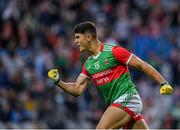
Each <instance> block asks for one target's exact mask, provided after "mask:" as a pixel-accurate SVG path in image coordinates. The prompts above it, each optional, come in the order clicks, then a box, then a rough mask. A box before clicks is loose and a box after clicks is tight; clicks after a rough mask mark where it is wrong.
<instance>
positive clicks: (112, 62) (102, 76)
mask: <svg viewBox="0 0 180 130" xmlns="http://www.w3.org/2000/svg"><path fill="white" fill-rule="evenodd" d="M112 48H113V45H108V44H104V48H103V51H102V52H100V53H99V54H98V55H97V56H96V57H93V56H91V57H89V59H88V60H87V61H86V63H85V68H86V71H87V72H88V73H89V74H90V76H91V78H92V79H93V81H94V83H95V84H96V86H97V89H98V90H99V91H100V92H101V94H102V95H103V96H104V98H105V100H106V102H107V103H109V102H112V101H113V100H114V99H116V98H117V97H118V96H120V95H121V94H123V93H124V92H125V91H126V90H125V89H127V88H129V87H123V86H127V85H129V82H130V81H131V80H130V76H129V73H128V68H127V66H126V65H123V64H121V63H118V62H117V61H116V59H115V58H114V56H113V54H112ZM126 80H127V81H126ZM129 80H130V81H129ZM125 82H127V83H125ZM130 85H131V84H130Z"/></svg>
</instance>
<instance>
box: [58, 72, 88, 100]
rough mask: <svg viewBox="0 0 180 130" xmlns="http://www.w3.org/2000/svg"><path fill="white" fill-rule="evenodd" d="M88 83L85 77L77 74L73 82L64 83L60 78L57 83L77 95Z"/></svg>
mask: <svg viewBox="0 0 180 130" xmlns="http://www.w3.org/2000/svg"><path fill="white" fill-rule="evenodd" d="M88 83H89V79H88V78H87V77H85V76H83V75H79V76H78V78H77V80H76V82H75V83H66V82H63V81H61V80H60V81H59V83H58V84H57V85H58V87H60V88H61V89H63V90H64V91H65V92H67V93H69V94H71V95H73V96H76V97H77V96H80V95H81V94H82V93H83V92H84V90H85V89H86V88H87V86H88Z"/></svg>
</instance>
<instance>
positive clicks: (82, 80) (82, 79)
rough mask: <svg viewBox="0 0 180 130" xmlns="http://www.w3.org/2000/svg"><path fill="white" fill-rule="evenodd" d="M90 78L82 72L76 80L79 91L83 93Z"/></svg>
mask: <svg viewBox="0 0 180 130" xmlns="http://www.w3.org/2000/svg"><path fill="white" fill-rule="evenodd" d="M89 81H90V79H89V78H88V77H86V76H84V75H82V74H80V75H79V76H78V78H77V80H76V88H77V89H78V91H79V94H82V93H83V92H84V90H85V89H86V88H87V86H88V84H89Z"/></svg>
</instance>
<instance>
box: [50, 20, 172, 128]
mask: <svg viewBox="0 0 180 130" xmlns="http://www.w3.org/2000/svg"><path fill="white" fill-rule="evenodd" d="M74 32H75V43H76V44H77V45H78V46H79V48H80V51H81V52H83V51H87V52H89V54H90V57H89V58H88V59H87V60H86V62H85V63H84V66H83V67H82V72H81V74H80V75H79V76H78V78H77V80H76V82H75V83H66V82H63V81H62V80H61V79H59V72H58V70H57V69H51V70H50V71H49V72H48V76H49V78H51V79H52V80H53V81H54V83H55V84H56V85H58V86H59V87H60V88H61V89H63V90H64V91H66V92H67V93H69V94H71V95H74V96H80V95H81V94H82V93H83V92H84V91H85V89H86V88H87V86H88V82H89V81H90V80H91V79H92V80H93V81H94V82H95V84H96V86H97V89H98V90H99V92H100V93H101V94H102V95H103V97H104V99H105V102H106V103H107V105H108V108H107V109H106V111H105V112H104V114H103V115H102V118H101V119H100V121H99V123H98V125H97V127H96V128H97V129H110V128H112V129H114V128H133V129H148V126H147V124H146V122H145V121H144V119H143V118H142V116H141V115H140V113H141V111H142V101H141V98H140V97H139V94H138V91H137V90H136V87H135V85H134V84H133V83H132V81H131V78H130V74H129V70H128V66H130V67H133V68H136V69H138V70H140V71H143V72H144V73H145V74H147V75H148V76H150V77H151V78H152V79H154V80H155V81H156V82H157V83H158V84H159V85H160V86H161V87H160V94H162V95H169V94H171V93H172V92H173V88H172V87H171V86H170V85H169V84H168V82H167V81H166V80H165V79H164V78H163V77H162V76H161V75H160V73H159V72H157V71H156V70H155V69H154V68H153V67H152V66H151V65H149V64H147V63H146V62H144V61H143V60H141V59H140V58H138V57H137V56H136V55H134V54H133V53H131V52H129V51H128V50H126V49H125V48H122V47H120V46H117V45H113V44H110V43H102V42H101V41H99V39H98V36H97V30H96V26H95V25H94V23H92V22H83V23H80V24H78V25H76V26H75V29H74Z"/></svg>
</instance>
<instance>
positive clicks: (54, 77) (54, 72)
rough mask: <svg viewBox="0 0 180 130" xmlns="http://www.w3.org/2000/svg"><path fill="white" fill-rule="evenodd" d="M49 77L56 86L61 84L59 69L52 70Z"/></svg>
mask: <svg viewBox="0 0 180 130" xmlns="http://www.w3.org/2000/svg"><path fill="white" fill-rule="evenodd" d="M48 77H49V78H50V79H52V80H53V81H54V83H55V84H57V83H58V82H59V72H58V69H51V70H49V72H48Z"/></svg>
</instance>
